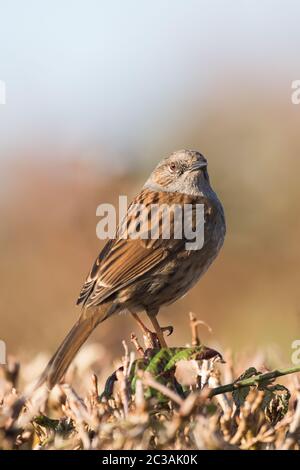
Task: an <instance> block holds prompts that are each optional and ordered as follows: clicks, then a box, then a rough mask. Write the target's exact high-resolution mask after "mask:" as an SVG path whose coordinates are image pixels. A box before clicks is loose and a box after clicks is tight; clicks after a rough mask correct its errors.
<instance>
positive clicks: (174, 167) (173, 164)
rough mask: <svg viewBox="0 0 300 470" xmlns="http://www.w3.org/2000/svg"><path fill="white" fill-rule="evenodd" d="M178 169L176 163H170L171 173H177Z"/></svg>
mask: <svg viewBox="0 0 300 470" xmlns="http://www.w3.org/2000/svg"><path fill="white" fill-rule="evenodd" d="M176 169H177V165H176V163H174V162H172V163H170V165H169V170H170V172H171V173H174V172H175V171H176Z"/></svg>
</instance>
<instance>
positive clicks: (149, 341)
mask: <svg viewBox="0 0 300 470" xmlns="http://www.w3.org/2000/svg"><path fill="white" fill-rule="evenodd" d="M130 313H131V315H132V316H133V318H134V319H135V321H136V322H137V323H138V325H139V327H140V328H141V330H142V332H143V337H144V342H145V346H146V348H150V349H156V348H159V347H160V344H159V343H160V342H159V338H158V335H157V333H153V332H152V331H151V330H149V328H147V326H146V325H145V324H144V323H143V322H142V320H141V319H140V317H139V316H138V315H137V314H136V313H133V312H130Z"/></svg>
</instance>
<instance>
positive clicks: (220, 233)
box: [39, 150, 225, 387]
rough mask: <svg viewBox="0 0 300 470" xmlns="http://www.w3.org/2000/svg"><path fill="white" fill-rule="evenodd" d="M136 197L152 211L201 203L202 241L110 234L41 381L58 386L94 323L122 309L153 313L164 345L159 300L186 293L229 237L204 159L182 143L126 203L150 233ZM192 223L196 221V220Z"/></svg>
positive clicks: (131, 218) (133, 220)
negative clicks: (193, 245)
mask: <svg viewBox="0 0 300 470" xmlns="http://www.w3.org/2000/svg"><path fill="white" fill-rule="evenodd" d="M136 204H143V205H144V206H146V208H147V210H148V208H149V210H150V206H151V205H152V204H158V206H159V207H160V206H162V205H163V204H167V205H168V206H172V205H173V204H178V205H179V206H183V204H191V205H192V207H193V209H194V207H196V206H195V205H196V204H204V208H205V225H204V245H203V247H202V248H201V249H200V250H187V249H186V245H185V244H186V241H187V240H186V239H185V238H184V237H182V239H176V238H175V237H174V232H173V230H174V219H173V220H172V222H173V224H172V225H171V238H170V239H168V240H166V239H162V238H156V239H153V238H151V237H150V238H148V239H141V238H137V239H131V238H127V239H124V238H121V237H120V229H119V231H118V232H117V235H116V238H115V239H113V240H109V241H108V242H107V244H106V245H105V247H104V248H103V250H102V251H101V253H100V255H99V256H98V258H97V259H96V261H95V263H94V265H93V267H92V269H91V272H90V273H89V275H88V277H87V279H86V282H85V284H84V285H83V287H82V290H81V292H80V295H79V299H78V301H77V303H78V304H82V306H83V309H82V313H81V316H80V318H79V320H78V321H77V323H76V324H75V325H74V327H73V328H72V329H71V331H70V332H69V334H68V335H67V337H66V338H65V340H64V341H63V343H62V345H61V346H60V348H59V349H58V351H57V352H56V353H55V354H54V356H53V358H52V359H51V360H50V362H49V364H48V366H47V368H46V370H45V372H44V373H43V375H42V377H41V379H40V381H39V383H41V382H44V381H46V382H47V384H48V386H49V387H53V386H54V385H55V384H56V383H57V382H58V381H59V380H60V379H61V377H62V376H63V374H64V373H65V372H66V370H67V368H68V366H69V364H70V362H71V361H72V359H73V357H74V356H75V354H76V353H77V351H78V350H79V348H80V346H81V345H82V344H83V342H84V341H85V340H86V339H87V338H88V336H89V335H90V334H91V332H92V331H93V329H94V328H95V327H96V326H97V325H98V324H99V323H100V322H102V321H103V320H105V319H106V318H108V317H109V316H111V315H113V314H115V313H118V312H120V311H122V310H125V309H127V310H129V311H130V312H131V313H132V314H134V315H136V314H137V313H140V312H143V311H144V312H146V313H147V315H148V316H149V318H150V319H151V320H152V323H153V326H154V327H155V329H156V332H157V334H158V337H159V340H160V343H161V344H164V340H163V336H162V332H161V330H160V328H159V325H158V323H157V321H156V318H155V317H156V315H157V313H158V311H159V309H160V307H161V306H163V305H166V304H169V303H172V302H174V301H175V300H176V299H178V298H180V297H182V296H183V295H184V294H185V293H186V292H187V291H188V290H189V289H190V288H191V287H192V286H193V285H194V284H195V283H196V282H197V281H198V279H199V278H200V277H201V275H202V274H204V273H205V271H206V270H207V269H208V267H209V266H210V264H211V263H212V261H213V260H214V259H215V257H216V256H217V254H218V252H219V250H220V248H221V246H222V244H223V240H224V236H225V218H224V212H223V208H222V205H221V203H220V201H219V199H218V198H217V196H216V194H215V193H214V191H213V190H212V188H211V186H210V182H209V178H208V174H207V170H206V160H205V159H204V157H203V156H202V155H201V154H200V153H198V152H195V151H189V150H181V151H178V152H175V153H174V154H172V155H171V156H170V157H168V158H166V159H164V160H162V161H161V162H160V163H159V165H158V166H157V167H156V168H155V170H154V171H153V173H152V174H151V176H150V178H149V179H148V181H147V182H146V184H145V186H144V188H143V189H142V191H141V192H140V194H139V195H138V196H137V197H136V198H135V199H134V200H133V202H132V203H131V205H130V206H129V208H128V213H127V221H128V223H127V227H128V228H129V230H130V227H132V226H135V224H137V223H139V229H140V230H139V231H140V233H142V232H143V231H146V232H149V230H151V227H150V226H148V220H149V219H147V220H146V221H144V225H143V224H142V226H141V224H140V220H139V219H138V215H139V214H138V213H137V209H136ZM193 222H194V220H193Z"/></svg>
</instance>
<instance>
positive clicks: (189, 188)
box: [145, 150, 209, 194]
mask: <svg viewBox="0 0 300 470" xmlns="http://www.w3.org/2000/svg"><path fill="white" fill-rule="evenodd" d="M208 186H209V177H208V173H207V160H206V159H205V158H204V156H203V155H202V154H201V153H199V152H197V151H195V150H178V151H177V152H174V153H172V155H170V156H169V157H166V158H164V159H163V160H161V162H160V163H159V164H158V165H157V166H156V168H155V169H154V170H153V172H152V173H151V175H150V178H149V179H148V180H147V182H146V184H145V187H147V188H149V189H152V190H155V191H168V192H180V193H184V194H199V193H201V192H202V190H203V189H205V188H207V187H208Z"/></svg>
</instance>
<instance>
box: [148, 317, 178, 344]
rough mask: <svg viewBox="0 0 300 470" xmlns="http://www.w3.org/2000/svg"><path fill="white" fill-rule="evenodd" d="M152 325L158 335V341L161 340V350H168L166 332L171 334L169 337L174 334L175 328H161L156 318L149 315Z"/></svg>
mask: <svg viewBox="0 0 300 470" xmlns="http://www.w3.org/2000/svg"><path fill="white" fill-rule="evenodd" d="M148 317H149V319H150V321H151V323H152V325H153V328H154V330H155V333H156V334H157V337H158V340H159V343H160V347H161V348H168V346H167V343H166V341H165V338H164V331H166V330H167V331H168V332H169V334H168V336H169V335H170V334H171V333H172V332H173V328H172V327H170V326H166V327H165V328H161V327H160V325H159V323H158V321H157V319H156V317H154V316H151V315H148Z"/></svg>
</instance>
